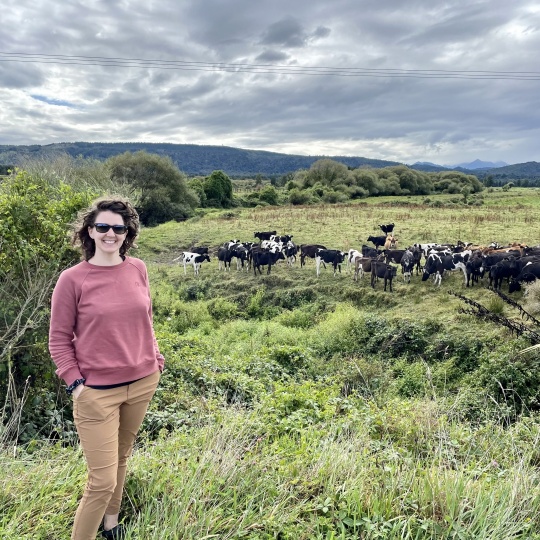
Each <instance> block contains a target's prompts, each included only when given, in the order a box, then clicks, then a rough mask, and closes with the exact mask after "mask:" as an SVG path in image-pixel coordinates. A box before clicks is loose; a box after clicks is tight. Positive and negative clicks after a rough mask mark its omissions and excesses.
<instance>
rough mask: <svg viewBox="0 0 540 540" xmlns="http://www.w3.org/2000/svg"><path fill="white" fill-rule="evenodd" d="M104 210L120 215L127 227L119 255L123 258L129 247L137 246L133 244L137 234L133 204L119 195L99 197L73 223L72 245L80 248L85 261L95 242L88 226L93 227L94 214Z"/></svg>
mask: <svg viewBox="0 0 540 540" xmlns="http://www.w3.org/2000/svg"><path fill="white" fill-rule="evenodd" d="M106 210H109V211H111V212H114V213H115V214H118V215H120V216H122V220H123V221H124V225H125V226H126V227H127V229H128V230H127V234H126V238H125V239H124V243H123V244H122V246H121V247H120V255H121V257H122V258H124V256H125V255H126V254H127V252H128V251H129V250H130V248H131V247H137V246H136V245H135V239H136V238H137V235H138V234H139V214H137V211H136V210H135V208H134V207H133V205H132V204H131V203H130V202H129V201H128V200H127V199H125V198H124V197H120V196H112V197H100V198H99V199H96V200H95V201H94V202H93V203H92V204H91V205H90V207H89V208H87V209H86V210H83V211H82V212H80V213H79V216H78V219H77V221H76V222H75V223H74V225H73V238H72V242H73V245H74V246H78V247H80V248H81V251H82V254H83V257H84V260H86V261H88V260H89V259H91V258H92V257H93V256H94V254H95V252H96V244H95V242H94V240H93V239H92V238H90V234H89V233H88V227H93V226H94V224H95V219H96V216H97V215H98V214H99V213H100V212H104V211H106Z"/></svg>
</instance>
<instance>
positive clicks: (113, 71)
mask: <svg viewBox="0 0 540 540" xmlns="http://www.w3.org/2000/svg"><path fill="white" fill-rule="evenodd" d="M0 23H1V28H2V31H1V33H0V92H1V94H0V95H1V101H0V144H49V143H55V142H69V141H100V142H128V141H140V142H170V143H194V144H223V145H226V146H234V147H239V148H249V149H259V150H270V151H277V152H285V153H290V154H304V155H352V156H363V157H368V158H379V159H390V160H396V161H400V162H404V163H413V162H415V161H431V162H434V163H439V164H456V163H460V162H466V161H472V160H474V159H476V158H480V159H482V160H489V161H498V160H501V161H505V162H507V163H521V162H525V161H540V145H539V142H540V65H539V60H538V59H539V58H540V4H539V3H538V2H533V1H532V0H512V1H508V0H486V1H475V0H454V1H453V2H437V0H407V1H404V0H383V1H380V0H271V1H270V0H268V1H267V0H258V1H253V0H145V1H142V0H122V1H116V0H85V1H79V0H62V1H61V2H60V1H56V0H3V2H2V8H1V10H0ZM13 53H18V54H19V56H17V55H15V54H13ZM30 55H42V56H30ZM75 56H76V57H78V58H76V59H75V58H71V57H75ZM88 57H93V58H92V59H90V58H88ZM111 59H117V60H111ZM141 60H151V61H152V62H147V63H141V62H140V61H141ZM137 61H138V62H137ZM61 62H62V63H61ZM113 64H116V65H113ZM489 72H491V73H489ZM474 77H476V78H474ZM488 77H489V78H488Z"/></svg>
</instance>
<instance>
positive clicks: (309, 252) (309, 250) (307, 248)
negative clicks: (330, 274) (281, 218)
mask: <svg viewBox="0 0 540 540" xmlns="http://www.w3.org/2000/svg"><path fill="white" fill-rule="evenodd" d="M318 249H326V247H325V246H323V245H321V244H302V245H301V246H300V268H301V267H302V266H304V264H306V262H305V261H306V257H309V258H310V259H314V258H315V255H316V254H317V250H318Z"/></svg>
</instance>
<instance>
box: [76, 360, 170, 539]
mask: <svg viewBox="0 0 540 540" xmlns="http://www.w3.org/2000/svg"><path fill="white" fill-rule="evenodd" d="M159 377H160V373H159V371H156V372H155V373H153V374H152V375H149V376H148V377H145V378H144V379H140V380H139V381H136V382H134V383H132V384H129V385H127V386H120V387H118V388H111V389H109V390H98V389H95V388H88V387H86V388H84V389H83V391H82V392H81V394H80V395H79V397H78V398H75V399H74V401H73V417H74V419H75V425H76V426H77V432H78V434H79V439H80V441H81V446H82V448H83V452H84V457H85V458H86V463H87V466H88V482H87V484H86V488H85V490H84V494H83V496H82V499H81V501H80V503H79V507H78V509H77V513H76V515H75V523H74V524H73V532H72V534H71V539H72V540H95V538H96V534H97V531H98V528H99V525H100V523H101V520H102V519H103V515H104V514H107V515H111V514H118V513H119V511H120V501H121V499H122V491H123V489H124V481H125V478H126V464H127V459H128V457H129V456H130V454H131V451H132V449H133V443H134V441H135V437H136V436H137V432H138V431H139V428H140V426H141V423H142V421H143V418H144V415H145V414H146V410H147V408H148V404H149V403H150V400H151V399H152V396H153V395H154V392H155V390H156V387H157V384H158V382H159Z"/></svg>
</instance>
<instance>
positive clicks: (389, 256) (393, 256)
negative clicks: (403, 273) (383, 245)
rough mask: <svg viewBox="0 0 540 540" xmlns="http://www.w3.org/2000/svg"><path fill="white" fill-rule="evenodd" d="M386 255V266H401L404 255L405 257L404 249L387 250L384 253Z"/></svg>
mask: <svg viewBox="0 0 540 540" xmlns="http://www.w3.org/2000/svg"><path fill="white" fill-rule="evenodd" d="M383 253H384V260H385V261H386V264H388V263H391V262H394V263H396V264H401V259H402V257H403V255H405V250H404V249H385V250H384V251H383Z"/></svg>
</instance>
